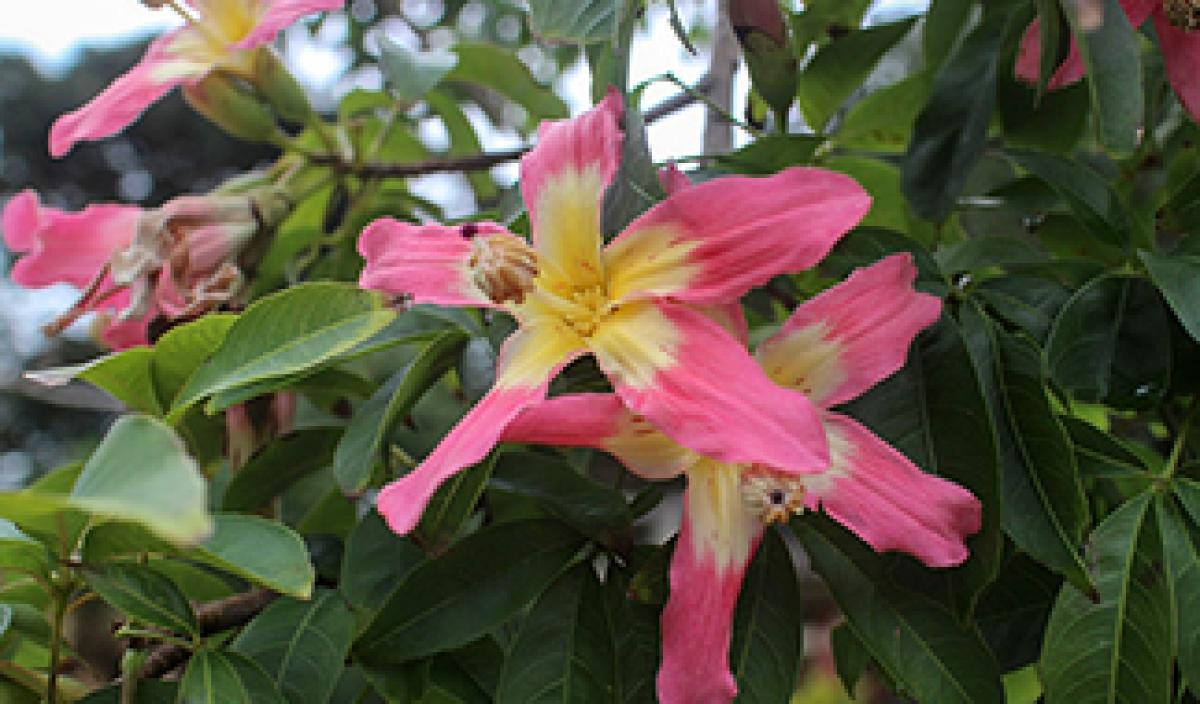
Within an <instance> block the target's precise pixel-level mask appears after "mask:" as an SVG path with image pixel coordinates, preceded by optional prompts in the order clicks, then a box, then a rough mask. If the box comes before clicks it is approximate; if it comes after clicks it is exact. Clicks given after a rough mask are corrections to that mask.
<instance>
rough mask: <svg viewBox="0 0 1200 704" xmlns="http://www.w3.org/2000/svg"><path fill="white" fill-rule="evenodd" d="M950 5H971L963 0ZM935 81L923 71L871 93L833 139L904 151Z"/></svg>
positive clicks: (850, 145) (878, 149)
mask: <svg viewBox="0 0 1200 704" xmlns="http://www.w3.org/2000/svg"><path fill="white" fill-rule="evenodd" d="M950 4H953V5H961V6H963V7H970V5H968V4H967V3H964V2H960V0H951V3H950ZM932 83H933V78H932V75H931V74H930V73H928V72H922V73H917V74H913V75H911V76H908V77H906V78H903V79H901V80H899V81H897V82H896V83H893V84H892V85H890V86H885V87H883V88H880V89H879V90H877V91H874V92H872V93H870V94H869V95H867V96H866V97H865V98H863V99H862V100H860V101H858V102H857V103H854V105H853V106H851V108H850V110H849V112H847V113H846V117H845V119H844V120H842V121H841V124H840V125H839V126H838V128H837V133H836V134H835V135H834V137H833V139H834V141H835V142H837V143H838V144H839V145H841V146H843V147H847V148H850V149H862V150H866V151H874V152H887V153H903V152H904V150H905V149H906V148H907V147H908V141H909V138H910V137H911V136H912V133H913V123H914V122H916V120H917V115H918V114H919V113H920V112H921V108H922V107H924V106H925V101H927V100H928V99H929V91H930V89H931V84H932Z"/></svg>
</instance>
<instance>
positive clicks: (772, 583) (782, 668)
mask: <svg viewBox="0 0 1200 704" xmlns="http://www.w3.org/2000/svg"><path fill="white" fill-rule="evenodd" d="M801 604H802V602H801V598H800V586H799V584H798V583H797V581H796V568H795V567H793V566H792V557H791V555H789V554H788V549H787V545H785V544H784V542H783V539H782V538H780V536H779V533H778V532H776V531H774V530H768V531H766V533H765V534H764V535H763V540H762V544H761V545H760V546H759V549H758V554H756V555H755V556H754V560H753V561H752V562H751V563H750V568H749V570H747V572H746V578H745V581H743V582H742V590H741V593H740V594H739V595H738V603H737V610H736V611H735V612H734V618H733V638H732V642H731V644H730V648H729V660H730V666H731V667H732V670H733V674H734V677H736V678H737V683H738V701H740V702H745V703H746V704H753V703H755V702H761V703H762V704H767V703H768V702H783V701H788V699H789V698H790V697H791V694H792V692H793V691H795V689H796V677H797V675H798V674H799V669H800V659H801V655H802V654H803V640H804V611H803V609H802V607H801Z"/></svg>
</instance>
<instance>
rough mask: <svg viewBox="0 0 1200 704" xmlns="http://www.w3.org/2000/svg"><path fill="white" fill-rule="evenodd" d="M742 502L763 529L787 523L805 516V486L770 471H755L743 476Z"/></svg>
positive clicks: (798, 481) (758, 468)
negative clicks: (766, 526) (798, 515)
mask: <svg viewBox="0 0 1200 704" xmlns="http://www.w3.org/2000/svg"><path fill="white" fill-rule="evenodd" d="M741 489H742V499H743V500H745V502H746V503H747V505H749V506H750V508H751V510H752V511H753V512H754V513H755V514H756V515H757V516H758V517H759V520H761V521H762V523H763V525H771V524H772V523H784V522H786V521H787V520H788V519H790V518H791V517H792V515H793V514H799V513H803V512H804V483H803V481H802V480H800V479H798V478H795V477H789V476H785V475H783V474H780V473H778V472H773V471H771V470H768V469H764V468H760V467H753V468H751V469H749V470H746V471H745V472H744V473H743V474H742V485H741Z"/></svg>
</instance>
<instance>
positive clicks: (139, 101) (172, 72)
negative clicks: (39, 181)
mask: <svg viewBox="0 0 1200 704" xmlns="http://www.w3.org/2000/svg"><path fill="white" fill-rule="evenodd" d="M186 29H187V28H184V29H180V30H175V31H174V32H169V33H167V34H164V35H163V36H161V37H159V38H158V39H155V40H154V41H153V42H152V43H151V44H150V47H149V48H148V49H147V50H146V54H145V55H144V56H143V57H142V60H141V61H139V62H138V64H137V65H136V66H134V67H133V68H132V69H130V70H129V71H128V72H126V73H124V74H122V75H120V76H118V77H117V78H116V80H114V81H113V82H112V83H110V84H109V86H108V87H107V88H105V89H104V90H103V91H101V92H100V94H99V95H97V96H96V97H94V98H92V99H91V100H90V101H89V102H88V103H87V104H86V105H84V106H82V107H80V108H78V109H76V110H74V111H73V112H69V113H66V114H64V115H61V116H59V118H58V119H57V120H55V121H54V124H53V125H52V126H51V127H50V154H51V155H53V156H54V157H61V156H63V155H65V154H66V153H67V152H69V151H71V148H72V147H74V146H75V144H76V143H78V142H83V141H95V140H98V139H103V138H105V137H110V136H112V135H114V134H116V133H118V132H120V131H121V130H123V129H125V127H126V126H128V125H129V124H130V123H131V122H133V121H134V120H136V119H137V118H138V116H139V115H141V114H142V112H143V111H145V110H146V108H148V107H150V105H151V104H153V103H154V102H155V101H157V100H158V99H159V98H161V97H162V96H163V95H165V94H166V93H167V91H169V90H171V89H172V88H174V87H175V86H177V85H179V84H181V83H183V82H184V81H186V80H189V79H190V78H195V77H197V76H200V75H203V74H204V73H206V72H207V71H208V68H207V67H204V68H203V70H201V69H200V67H199V66H194V65H193V66H190V67H189V68H188V69H186V70H185V69H184V68H181V67H182V66H183V64H181V63H180V62H178V61H177V60H176V59H175V58H174V57H173V56H172V54H171V52H170V50H169V47H170V45H171V44H172V42H173V41H174V40H175V39H176V37H177V36H178V35H179V33H180V32H183V31H186Z"/></svg>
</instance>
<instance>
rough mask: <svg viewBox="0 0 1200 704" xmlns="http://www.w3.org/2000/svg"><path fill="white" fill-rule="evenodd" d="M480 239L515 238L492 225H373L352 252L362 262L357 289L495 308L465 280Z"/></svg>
mask: <svg viewBox="0 0 1200 704" xmlns="http://www.w3.org/2000/svg"><path fill="white" fill-rule="evenodd" d="M486 237H513V238H515V237H516V235H513V234H511V233H510V232H508V230H505V229H504V228H503V227H501V226H500V225H497V224H496V223H493V222H480V223H470V224H467V225H458V226H453V227H452V226H449V225H436V224H430V225H413V224H411V223H406V222H400V221H398V220H393V219H391V218H384V219H381V220H376V221H375V222H373V223H371V224H370V225H368V226H367V227H366V229H364V230H363V232H362V235H361V236H360V237H359V238H358V252H359V254H362V255H363V258H364V259H366V266H365V267H364V268H363V271H362V274H361V276H360V277H359V280H358V285H359V286H362V287H363V288H369V289H377V290H380V291H387V292H388V293H393V294H406V295H409V296H412V299H413V301H414V302H416V303H437V304H440V305H447V306H485V307H493V308H494V307H498V306H497V304H495V303H493V302H492V301H491V300H489V299H488V297H487V296H486V295H485V294H484V293H483V291H481V290H480V289H479V287H478V286H476V285H475V282H474V281H473V280H472V275H471V268H470V259H471V254H472V251H473V247H474V239H475V238H486Z"/></svg>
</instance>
